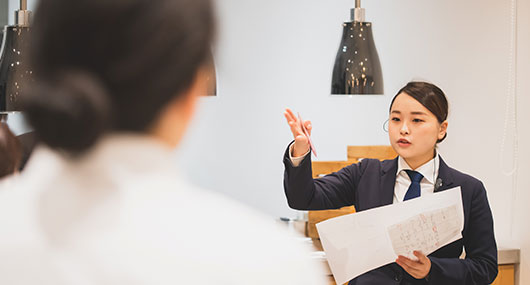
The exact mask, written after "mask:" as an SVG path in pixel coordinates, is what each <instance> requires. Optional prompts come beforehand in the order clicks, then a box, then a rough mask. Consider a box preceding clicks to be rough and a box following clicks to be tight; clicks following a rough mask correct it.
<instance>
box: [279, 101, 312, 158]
mask: <svg viewBox="0 0 530 285" xmlns="http://www.w3.org/2000/svg"><path fill="white" fill-rule="evenodd" d="M283 115H284V116H285V119H287V124H289V127H290V128H291V132H292V133H293V137H294V146H293V153H292V155H293V157H297V156H302V155H303V154H304V153H306V152H307V151H309V147H310V146H309V139H308V137H307V136H306V135H305V133H304V130H302V125H301V123H303V124H304V126H305V128H306V130H307V133H308V135H311V130H312V126H311V121H304V122H300V120H298V117H297V116H295V114H294V113H293V111H291V109H289V108H286V109H285V112H283Z"/></svg>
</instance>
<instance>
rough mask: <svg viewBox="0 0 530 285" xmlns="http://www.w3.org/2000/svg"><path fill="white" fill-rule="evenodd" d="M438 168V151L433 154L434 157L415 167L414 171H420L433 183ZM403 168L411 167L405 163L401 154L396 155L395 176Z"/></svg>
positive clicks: (409, 168) (408, 168)
mask: <svg viewBox="0 0 530 285" xmlns="http://www.w3.org/2000/svg"><path fill="white" fill-rule="evenodd" d="M439 168H440V157H439V154H438V152H436V154H435V155H434V158H433V159H431V160H429V161H427V162H426V163H425V164H423V165H422V166H420V167H418V168H417V169H415V171H417V172H419V173H421V174H422V175H423V177H424V178H425V179H427V181H429V183H431V184H434V181H436V177H438V169H439ZM403 170H412V168H411V167H410V166H409V165H408V164H407V162H406V161H405V159H404V158H403V157H401V156H399V157H398V169H397V172H396V176H397V175H399V174H400V173H401V171H403Z"/></svg>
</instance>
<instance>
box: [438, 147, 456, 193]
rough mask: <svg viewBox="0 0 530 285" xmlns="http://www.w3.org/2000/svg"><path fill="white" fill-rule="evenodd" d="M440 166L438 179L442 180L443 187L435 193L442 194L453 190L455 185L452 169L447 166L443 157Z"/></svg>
mask: <svg viewBox="0 0 530 285" xmlns="http://www.w3.org/2000/svg"><path fill="white" fill-rule="evenodd" d="M438 157H439V158H440V166H439V168H438V178H440V179H442V186H440V187H439V188H438V189H436V190H435V191H434V192H440V191H444V190H447V189H449V188H451V186H452V185H453V175H451V168H450V167H449V166H447V164H445V162H444V161H443V159H442V157H441V156H438Z"/></svg>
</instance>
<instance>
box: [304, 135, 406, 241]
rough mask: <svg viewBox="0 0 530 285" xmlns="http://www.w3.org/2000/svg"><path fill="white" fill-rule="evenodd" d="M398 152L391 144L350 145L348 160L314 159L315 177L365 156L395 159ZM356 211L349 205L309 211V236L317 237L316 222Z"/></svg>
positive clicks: (336, 169)
mask: <svg viewBox="0 0 530 285" xmlns="http://www.w3.org/2000/svg"><path fill="white" fill-rule="evenodd" d="M396 156H397V153H396V152H395V151H394V149H393V148H392V147H391V146H389V145H368V146H348V160H343V161H313V162H312V164H311V166H312V168H313V178H319V177H321V176H322V175H326V174H330V173H332V172H335V171H339V170H340V169H342V168H343V167H346V166H348V165H350V164H352V163H357V162H358V161H359V160H360V159H363V158H375V159H379V160H385V159H394V158H395V157H396ZM352 213H355V207H354V206H347V207H343V208H340V209H335V210H320V211H308V213H307V218H308V222H307V230H306V231H307V236H308V237H311V238H314V239H317V238H319V237H318V231H317V229H316V224H318V223H320V222H322V221H325V220H327V219H331V218H335V217H338V216H342V215H347V214H352Z"/></svg>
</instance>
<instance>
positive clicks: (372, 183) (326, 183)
mask: <svg viewBox="0 0 530 285" xmlns="http://www.w3.org/2000/svg"><path fill="white" fill-rule="evenodd" d="M288 151H289V148H287V151H286V152H285V155H284V159H283V162H284V164H285V174H284V188H285V195H286V196H287V201H288V203H289V206H290V207H291V208H293V209H298V210H324V209H337V208H341V207H343V206H350V205H354V206H355V209H356V210H357V211H358V212H360V211H364V210H367V209H371V208H375V207H380V206H384V205H389V204H392V203H393V199H394V185H395V181H396V172H397V158H396V159H393V160H385V161H379V160H375V159H363V160H362V161H361V162H359V163H356V164H352V165H350V166H347V167H344V168H343V169H341V170H339V171H338V172H334V173H332V174H329V175H326V176H325V177H322V178H318V179H313V178H312V173H311V172H312V171H311V154H309V155H307V156H306V157H305V158H304V160H303V161H302V163H301V164H300V165H299V166H298V167H293V165H292V163H291V160H290V159H289V153H288ZM438 173H439V174H438V177H439V178H441V179H442V185H441V187H439V188H438V189H437V190H436V192H438V191H444V190H447V189H450V188H453V187H456V186H460V187H461V189H462V203H463V208H464V218H465V222H464V230H463V231H462V236H463V238H462V239H460V240H457V241H455V242H453V243H451V244H449V245H446V246H444V247H442V248H440V249H439V250H437V251H435V252H433V253H432V254H430V255H429V256H428V257H429V259H430V260H431V271H430V273H429V280H428V281H427V280H425V279H421V280H418V279H415V278H414V277H412V276H411V275H409V274H408V273H407V272H406V271H404V270H403V269H402V268H401V267H400V266H399V265H397V264H396V263H391V264H388V265H385V266H382V267H380V268H377V269H375V270H372V271H370V272H367V273H365V274H363V275H361V276H359V277H357V278H355V279H353V280H352V281H350V284H356V285H366V284H440V285H459V284H462V285H464V284H465V285H471V284H481V285H482V284H490V283H491V282H493V280H494V279H495V277H496V276H497V271H498V268H497V245H496V242H495V236H494V234H493V218H492V215H491V209H490V207H489V204H488V199H487V197H486V190H485V188H484V185H483V184H482V182H480V181H479V180H478V179H476V178H473V177H471V176H469V175H466V174H463V173H461V172H459V171H457V170H455V169H452V168H450V167H449V166H447V164H445V162H444V161H443V160H442V159H440V167H439V171H438ZM463 247H464V248H465V251H466V258H465V259H459V256H460V255H461V253H462V248H463ZM359 258H362V257H359Z"/></svg>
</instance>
